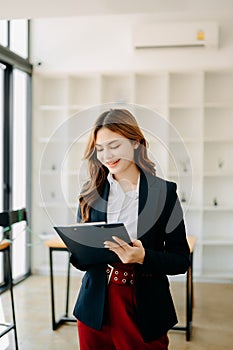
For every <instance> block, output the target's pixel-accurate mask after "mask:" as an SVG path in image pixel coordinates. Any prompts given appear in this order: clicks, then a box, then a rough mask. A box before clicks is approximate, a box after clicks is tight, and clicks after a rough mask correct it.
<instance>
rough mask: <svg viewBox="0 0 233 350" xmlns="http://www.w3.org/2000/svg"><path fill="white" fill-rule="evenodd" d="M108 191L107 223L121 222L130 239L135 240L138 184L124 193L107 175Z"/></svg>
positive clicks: (109, 175) (110, 176)
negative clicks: (134, 188)
mask: <svg viewBox="0 0 233 350" xmlns="http://www.w3.org/2000/svg"><path fill="white" fill-rule="evenodd" d="M107 179H108V181H109V184H110V190H109V196H108V206H107V223H109V224H111V223H117V222H121V223H123V224H124V225H125V227H126V229H127V231H128V234H129V236H130V238H131V239H137V225H138V201H139V182H140V176H139V178H138V183H137V188H136V190H133V191H128V192H124V191H123V189H122V188H121V186H120V184H119V183H118V182H117V181H116V180H115V179H114V178H113V176H112V174H111V173H109V174H108V177H107Z"/></svg>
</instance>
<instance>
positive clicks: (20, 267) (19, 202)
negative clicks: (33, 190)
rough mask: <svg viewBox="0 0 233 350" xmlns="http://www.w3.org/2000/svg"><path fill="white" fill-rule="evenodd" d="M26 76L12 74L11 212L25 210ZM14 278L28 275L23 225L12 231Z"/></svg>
mask: <svg viewBox="0 0 233 350" xmlns="http://www.w3.org/2000/svg"><path fill="white" fill-rule="evenodd" d="M26 106H27V74H26V73H24V72H21V71H19V70H17V69H15V70H14V73H13V174H12V209H13V210H17V209H21V208H24V207H26V136H27V135H26V130H27V110H26ZM12 238H13V264H12V265H13V278H18V277H20V276H22V275H24V274H25V273H26V270H27V268H26V230H25V223H24V222H21V223H18V224H15V225H13V227H12Z"/></svg>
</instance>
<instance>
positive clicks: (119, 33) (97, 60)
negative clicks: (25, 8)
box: [32, 9, 233, 73]
mask: <svg viewBox="0 0 233 350" xmlns="http://www.w3.org/2000/svg"><path fill="white" fill-rule="evenodd" d="M198 12H199V11H198ZM198 12H195V11H194V12H187V13H185V12H182V13H180V14H179V13H174V12H173V13H167V14H166V15H165V14H160V15H155V14H151V15H138V14H137V15H109V16H89V17H85V16H82V17H66V18H51V19H35V20H33V21H32V62H33V63H34V64H35V65H36V64H37V63H38V62H42V65H41V66H39V67H38V66H35V70H36V71H41V72H51V73H53V72H56V73H58V72H70V73H75V72H79V73H80V72H98V71H102V72H103V71H115V70H116V71H121V70H123V71H135V70H136V71H137V70H167V69H182V70H183V69H196V68H197V69H198V68H200V69H212V68H213V69H214V68H224V67H226V68H229V67H232V63H233V12H232V11H227V9H224V11H206V12H202V13H201V14H200V12H199V13H198ZM208 20H212V21H216V22H217V23H218V24H219V27H220V35H219V39H220V41H219V48H218V49H205V48H184V49H181V48H179V49H146V50H135V49H134V48H133V43H132V33H133V28H134V27H135V26H140V24H142V23H156V22H158V21H160V22H161V21H164V22H166V21H167V22H174V21H175V22H177V21H208Z"/></svg>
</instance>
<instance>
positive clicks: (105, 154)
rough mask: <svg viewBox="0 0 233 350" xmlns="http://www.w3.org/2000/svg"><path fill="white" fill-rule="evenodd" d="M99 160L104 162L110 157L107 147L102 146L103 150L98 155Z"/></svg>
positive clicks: (109, 150)
mask: <svg viewBox="0 0 233 350" xmlns="http://www.w3.org/2000/svg"><path fill="white" fill-rule="evenodd" d="M98 158H99V160H100V161H101V162H102V163H106V162H108V161H110V160H111V159H112V152H111V149H109V148H108V147H106V148H104V149H103V151H102V152H101V153H100V154H99V155H98Z"/></svg>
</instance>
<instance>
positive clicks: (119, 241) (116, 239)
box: [112, 236, 129, 247]
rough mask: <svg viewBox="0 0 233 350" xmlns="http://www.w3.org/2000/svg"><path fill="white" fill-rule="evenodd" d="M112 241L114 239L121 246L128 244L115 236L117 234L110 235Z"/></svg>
mask: <svg viewBox="0 0 233 350" xmlns="http://www.w3.org/2000/svg"><path fill="white" fill-rule="evenodd" d="M112 238H113V239H114V241H116V242H117V243H118V244H119V245H120V246H121V247H125V246H129V245H128V243H127V242H125V241H123V239H121V238H119V237H117V236H112Z"/></svg>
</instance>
